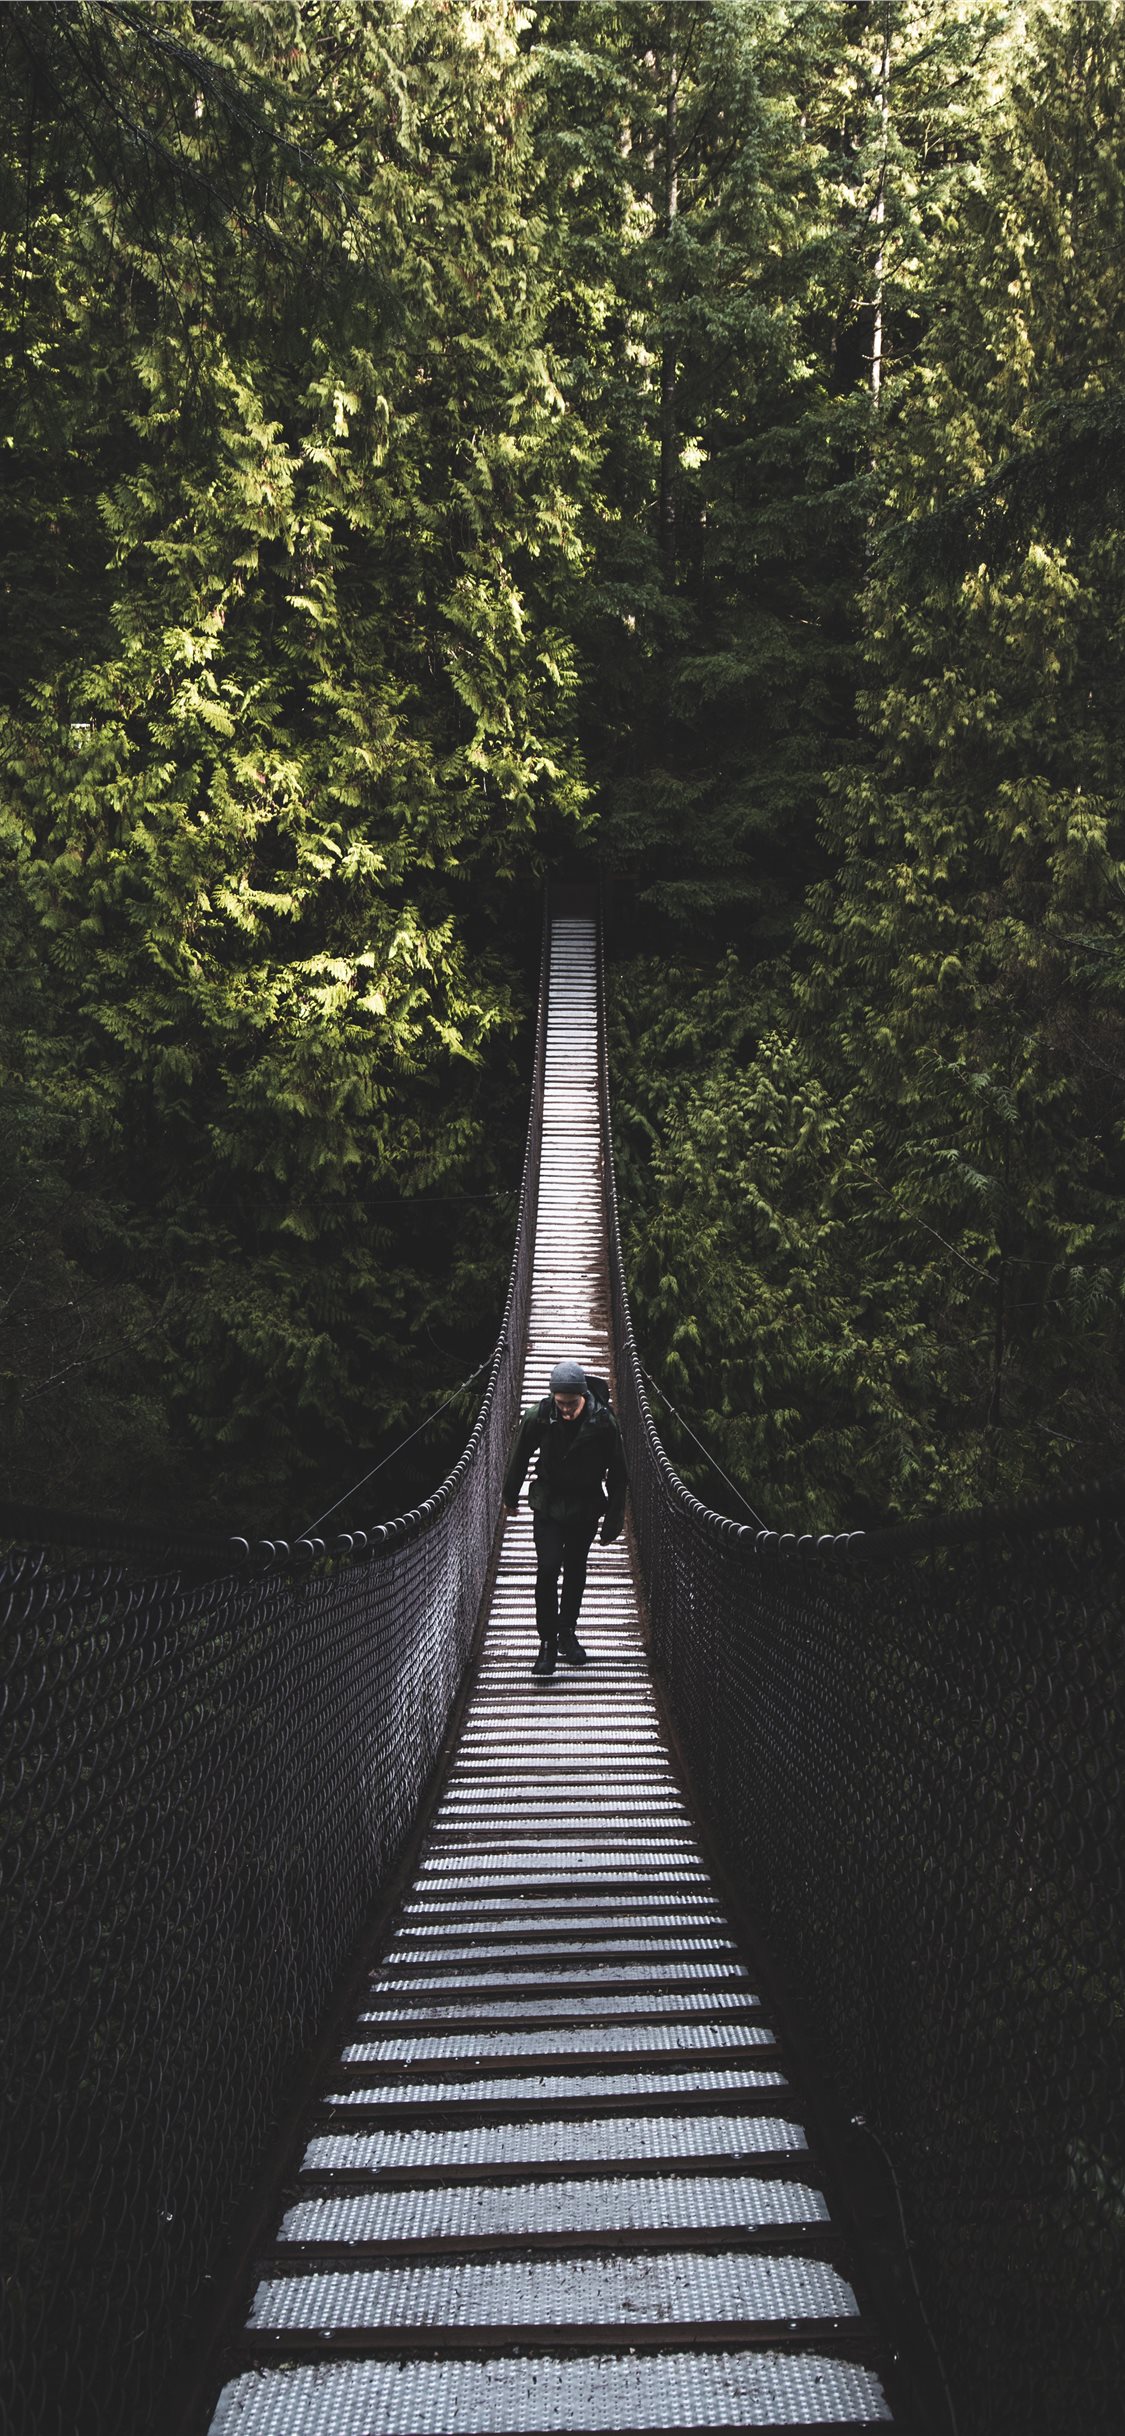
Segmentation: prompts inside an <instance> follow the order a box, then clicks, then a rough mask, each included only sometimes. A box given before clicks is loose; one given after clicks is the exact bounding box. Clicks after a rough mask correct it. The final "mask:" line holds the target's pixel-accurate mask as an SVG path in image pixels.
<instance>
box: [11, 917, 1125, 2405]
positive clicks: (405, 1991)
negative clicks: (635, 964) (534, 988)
mask: <svg viewBox="0 0 1125 2436" xmlns="http://www.w3.org/2000/svg"><path fill="white" fill-rule="evenodd" d="M601 995H602V993H601V979H600V942H599V937H598V926H597V921H596V917H595V912H594V910H593V908H592V907H590V906H589V905H586V904H584V902H583V901H582V899H581V898H577V899H571V900H569V901H568V899H567V897H566V895H565V894H563V893H557V894H556V898H555V903H554V907H553V918H552V919H551V921H550V923H549V926H548V931H547V937H546V942H545V956H544V985H543V992H542V1001H541V1008H540V1021H539V1036H538V1042H537V1047H536V1056H535V1073H534V1082H533V1091H532V1107H531V1119H530V1126H529V1135H528V1146H527V1156H526V1163H525V1170H524V1178H523V1188H522V1199H521V1213H520V1221H519V1227H518V1233H517V1242H516V1251H515V1258H514V1264H513V1272H512V1280H511V1287H510V1292H509V1297H508V1304H507V1308H506V1312H505V1317H504V1324H503V1328H502V1331H501V1336H500V1340H499V1343H498V1346H497V1350H496V1354H495V1357H494V1361H493V1366H492V1371H491V1374H490V1377H489V1382H488V1387H487V1391H486V1394H485V1398H484V1403H483V1407H482V1411H481V1414H480V1417H479V1419H478V1421H477V1424H476V1427H475V1429H474V1432H473V1435H472V1437H471V1439H470V1442H469V1445H468V1447H467V1448H466V1450H465V1452H464V1454H463V1455H462V1457H461V1459H460V1462H459V1463H458V1464H457V1465H456V1466H455V1468H454V1470H453V1472H452V1473H451V1474H450V1476H449V1478H448V1480H446V1481H445V1482H444V1483H443V1484H442V1486H441V1488H440V1489H439V1490H438V1491H437V1492H436V1493H435V1495H434V1497H433V1498H431V1499H430V1500H429V1501H427V1503H426V1504H425V1505H424V1506H422V1507H419V1508H418V1509H417V1510H415V1511H414V1512H412V1513H411V1514H409V1515H406V1516H403V1517H401V1518H400V1519H399V1520H398V1521H397V1522H395V1523H393V1524H390V1525H387V1524H381V1525H376V1526H372V1527H371V1528H370V1529H368V1530H352V1531H348V1532H341V1533H338V1534H336V1536H335V1537H334V1538H332V1539H330V1540H319V1539H313V1540H311V1541H306V1542H305V1543H304V1544H302V1543H300V1542H298V1543H296V1544H295V1545H293V1546H287V1545H286V1544H285V1543H284V1542H281V1543H278V1542H272V1543H270V1542H266V1543H259V1544H258V1545H257V1546H250V1545H247V1544H245V1543H241V1544H236V1545H234V1546H233V1547H230V1546H228V1547H225V1548H224V1549H223V1550H222V1551H221V1558H222V1561H221V1562H220V1561H219V1557H220V1552H219V1551H217V1550H214V1549H207V1548H204V1547H203V1546H200V1545H195V1546H192V1545H185V1546H183V1547H181V1548H179V1549H176V1550H167V1549H159V1548H158V1546H157V1541H156V1538H155V1536H153V1538H152V1539H151V1541H150V1540H149V1539H147V1538H146V1534H145V1532H144V1530H143V1528H142V1527H141V1526H138V1527H137V1530H136V1534H135V1538H134V1544H133V1545H132V1546H131V1547H128V1548H122V1547H120V1546H117V1545H113V1544H108V1545H107V1546H106V1547H104V1548H98V1547H97V1546H96V1540H97V1530H96V1526H94V1525H87V1526H84V1530H85V1535H86V1543H87V1544H86V1545H84V1546H83V1547H82V1549H81V1551H80V1554H79V1555H78V1556H75V1555H73V1554H71V1553H68V1552H67V1551H66V1550H65V1549H61V1548H60V1546H59V1545H58V1541H57V1537H56V1541H55V1544H54V1545H53V1547H52V1546H49V1545H48V1546H45V1547H41V1548H39V1549H35V1548H32V1547H29V1546H27V1545H26V1544H18V1543H17V1542H15V1541H13V1542H12V1543H11V1552H10V1554H9V1557H8V1560H7V1576H8V1581H7V1592H6V1596H7V1607H8V1624H9V1638H10V1648H11V1652H12V1664H11V1668H10V1672H9V1687H10V1689H9V1707H8V1734H9V1740H8V1744H7V1760H8V1765H9V1779H8V1781H9V1787H10V1791H11V1802H10V1804H9V1807H8V1809H7V1810H6V1814H5V1816H6V1826H5V1833H4V1841H3V1846H2V1851H3V1859H4V1865H5V1874H6V1877H7V1880H8V1885H9V1893H10V1899H11V1909H12V1917H13V1921H14V1925H15V1932H16V1948H15V1950H16V1952H17V1954H18V1970H17V1973H16V1975H15V1977H14V1978H13V1990H14V1996H15V2001H14V2003H13V2004H12V2005H10V2006H9V2019H10V2024H11V2031H10V2044H9V2048H8V2053H7V2058H6V2072H7V2083H8V2088H9V2090H10V2091H11V2092H12V2094H13V2096H14V2099H15V2101H16V2103H15V2109H14V2116H15V2120H14V2136H13V2138H12V2141H11V2151H12V2158H11V2180H10V2185H9V2188H10V2205H9V2224H10V2229H11V2238H10V2245H9V2267H8V2271H7V2276H6V2307H7V2312H8V2319H9V2334H8V2341H7V2343H6V2345H5V2356H6V2359H7V2363H8V2366H7V2368H6V2370H5V2372H4V2376H5V2382H4V2384H3V2386H2V2388H0V2426H2V2427H3V2429H4V2430H5V2436H101V2432H102V2431H103V2430H106V2431H108V2430H109V2429H113V2430H114V2432H115V2436H132V2432H133V2431H135V2436H150V2432H151V2436H167V2431H169V2430H171V2429H172V2428H173V2427H175V2428H176V2429H177V2431H182V2436H444V2432H446V2431H453V2430H461V2429H464V2430H471V2431H474V2436H500V2432H501V2431H508V2430H512V2431H516V2430H521V2431H522V2430H527V2431H530V2432H532V2436H537V2432H542V2436H545V2432H546V2431H548V2430H556V2429H557V2430H563V2429H567V2430H579V2431H581V2430H585V2431H588V2432H589V2436H594V2432H595V2431H604V2430H608V2429H615V2430H633V2431H636V2432H637V2436H639V2432H640V2431H641V2430H650V2429H651V2430H655V2429H664V2430H685V2431H686V2430H688V2429H703V2428H735V2427H737V2428H748V2427H763V2428H772V2429H775V2430H781V2429H785V2430H789V2431H793V2430H796V2429H797V2428H808V2427H816V2428H819V2429H821V2430H822V2431H823V2430H833V2431H837V2432H839V2436H842V2432H843V2431H844V2430H854V2429H862V2428H872V2427H886V2428H889V2429H892V2430H897V2431H900V2432H901V2436H913V2432H914V2431H918V2432H919V2436H922V2432H923V2431H926V2430H929V2429H935V2430H936V2429H943V2430H944V2429H953V2430H954V2431H956V2430H960V2431H962V2436H1006V2432H1007V2431H1008V2430H1011V2431H1012V2436H1015V2432H1016V2431H1017V2430H1018V2431H1019V2436H1028V2432H1029V2431H1037V2430H1042V2431H1043V2432H1044V2436H1046V2431H1047V2430H1048V2429H1050V2430H1057V2429H1061V2428H1063V2427H1068V2428H1069V2427H1071V2426H1073V2427H1075V2428H1076V2429H1077V2428H1078V2427H1081V2428H1082V2429H1083V2431H1090V2432H1091V2436H1094V2432H1095V2431H1097V2430H1099V2429H1105V2430H1107V2431H1108V2429H1109V2427H1110V2426H1111V2424H1114V2425H1115V2424H1116V2418H1115V2413H1116V2409H1117V2404H1118V2400H1119V2390H1120V2389H1119V2382H1118V2380H1119V2376H1120V2353H1119V2349H1118V2346H1117V2342H1116V2338H1115V2333H1114V2331H1113V2330H1114V2327H1115V2317H1116V2310H1117V2302H1118V2282H1117V2278H1118V2275H1119V2270H1120V2264H1121V2248H1122V2228H1123V2224H1125V2180H1123V2176H1122V2165H1121V2146H1120V2136H1121V2126H1122V2116H1123V2113H1125V2108H1123V2104H1122V2100H1123V2096H1125V2058H1123V2055H1122V2048H1121V2042H1120V2020H1121V2012H1122V2005H1121V1998H1122V1971H1123V1965H1122V1946H1121V1941H1120V1930H1121V1925H1122V1908H1123V1906H1122V1867H1121V1858H1120V1855H1121V1852H1122V1841H1121V1839H1120V1837H1118V1838H1117V1839H1116V1841H1115V1837H1114V1827H1115V1823H1116V1824H1117V1825H1118V1826H1119V1825H1120V1820H1119V1816H1117V1813H1118V1812H1119V1807H1120V1795H1121V1751H1120V1738H1119V1725H1118V1719H1119V1704H1120V1696H1121V1689H1122V1664H1121V1659H1122V1647H1121V1641H1122V1636H1121V1612H1120V1584H1121V1530H1120V1522H1119V1501H1118V1500H1116V1499H1115V1498H1114V1497H1112V1496H1110V1495H1107V1494H1106V1493H1104V1492H1103V1493H1090V1494H1088V1495H1086V1496H1084V1497H1080V1498H1076V1499H1073V1500H1071V1501H1070V1503H1069V1504H1067V1505H1066V1506H1061V1507H1060V1508H1059V1509H1058V1511H1057V1512H1055V1513H1052V1514H1044V1513H1039V1514H1037V1515H1035V1516H1031V1517H1029V1516H1027V1515H1023V1516H1018V1517H1007V1518H997V1517H993V1518H989V1519H985V1518H979V1517H978V1518H959V1519H957V1520H953V1521H950V1522H949V1523H948V1524H947V1525H933V1524H931V1525H927V1527H926V1529H925V1530H918V1531H899V1532H887V1533H880V1534H878V1535H872V1536H869V1537H867V1538H862V1537H861V1536H860V1535H858V1534H842V1535H839V1536H835V1537H826V1538H823V1539H820V1540H815V1541H814V1540H813V1539H811V1538H808V1537H806V1538H801V1537H800V1536H795V1535H781V1536H778V1535H777V1534H774V1533H771V1532H766V1531H756V1530H754V1529H752V1528H750V1527H747V1526H745V1525H741V1524H738V1523H735V1522H733V1521H731V1520H729V1519H728V1518H727V1517H724V1516H722V1515H718V1514H715V1513H713V1512H711V1511H710V1510H708V1509H707V1508H706V1507H704V1506H703V1505H702V1504H701V1503H700V1501H699V1500H698V1499H697V1498H695V1497H694V1496H692V1495H691V1493H690V1492H689V1491H688V1490H687V1489H686V1488H685V1487H684V1484H683V1483H682V1482H681V1481H680V1480H679V1479H678V1477H677V1475H676V1473H675V1471H674V1469H673V1467H672V1465H671V1463H670V1461H669V1459H668V1457H667V1455H666V1454H665V1452H664V1450H663V1448H662V1447H661V1445H660V1441H659V1439H658V1437H657V1434H656V1431H655V1429H654V1426H653V1422H652V1418H651V1414H650V1411H649V1407H648V1403H647V1400H646V1397H645V1392H644V1380H643V1374H642V1373H641V1370H640V1367H639V1363H638V1361H637V1356H636V1350H635V1346H634V1343H633V1337H632V1329H631V1324H630V1320H629V1312H628V1302H627V1296H626V1293H625V1286H624V1279H623V1275H622V1268H621V1256H620V1238H619V1230H618V1224H617V1210H616V1197H615V1188H614V1180H613V1163H612V1149H611V1139H610V1131H609V1107H608V1084H607V1077H606V1068H605V1043H604V1023H603V1021H602V1019H601ZM562 1353H566V1354H573V1355H575V1356H576V1357H577V1358H578V1359H579V1360H580V1361H582V1362H583V1363H584V1364H586V1365H587V1366H588V1367H589V1368H591V1369H593V1370H595V1371H600V1372H602V1373H603V1374H605V1375H607V1376H608V1377H609V1378H610V1380H611V1383H612V1387H613V1393H614V1400H615V1405H616V1408H617V1410H618V1412H619V1415H620V1420H621V1425H622V1429H623V1433H624V1437H625V1442H626V1448H627V1454H628V1460H629V1466H630V1474H631V1495H632V1509H631V1511H632V1522H631V1527H630V1532H629V1535H628V1537H627V1539H626V1540H625V1541H619V1542H616V1543H614V1544H613V1545H611V1546H610V1547H607V1548H601V1547H598V1546H595V1549H594V1551H593V1553H592V1559H591V1569H590V1580H589V1586H588V1589H587V1594H586V1599H585V1603H584V1606H583V1615H582V1632H583V1637H584V1639H585V1641H586V1643H587V1646H588V1647H589V1650H590V1657H591V1663H590V1664H589V1666H588V1667H586V1668H584V1669H582V1670H580V1671H579V1670H577V1669H570V1668H567V1667H562V1668H560V1669H559V1671H558V1672H557V1673H556V1674H555V1675H554V1676H553V1677H550V1678H548V1679H545V1680H535V1679H533V1678H532V1677H531V1674H530V1671H529V1670H530V1662H531V1658H532V1656H533V1655H534V1651H535V1647H536V1640H535V1627H534V1604H533V1584H534V1552H533V1548H532V1540H531V1523H530V1517H529V1515H528V1514H527V1512H526V1510H525V1509H523V1508H521V1510H520V1512H519V1513H518V1514H517V1515H516V1516H514V1517H509V1518H507V1519H506V1520H504V1521H503V1522H502V1523H500V1522H499V1521H498V1515H499V1486H500V1479H501V1476H502V1471H503V1465H504V1458H505V1455H506V1452H507V1447H508V1443H509V1440H510V1437H511V1433H512V1429H513V1426H514V1423H515V1420H516V1418H517V1417H518V1413H519V1410H520V1407H521V1405H522V1404H524V1403H527V1402H530V1401H531V1400H533V1399H534V1398H535V1397H537V1396H538V1395H539V1394H541V1393H542V1392H543V1388H544V1385H545V1382H546V1376H547V1372H548V1371H549V1369H550V1367H551V1364H552V1362H553V1361H554V1360H555V1359H556V1358H557V1357H558V1356H559V1355H560V1354H562ZM44 1536H46V1535H44ZM107 1536H109V1535H107ZM25 1537H26V1535H25ZM158 1560H159V1561H158ZM357 1956H358V1962H357V1960H356V1957H357ZM310 2049H312V2050H313V2051H314V2052H315V2062H314V2064H313V2066H312V2068H311V2069H310V2067H309V2063H308V2057H309V2053H310ZM283 2102H284V2103H283ZM279 2112H282V2113H284V2118H285V2127H284V2130H283V2133H282V2135H280V2136H279V2135H278V2133H277V2118H278V2115H279ZM271 2142H272V2146H271ZM267 2158H268V2159H269V2160H271V2163H270V2165H269V2170H267V2169H266V2167H265V2166H264V2165H263V2160H264V2159H267ZM251 2187H252V2189H253V2194H254V2196H253V2199H252V2202H250V2203H247V2204H246V2206H245V2207H244V2211H243V2215H242V2217H241V2218H240V2219H239V2220H238V2221H239V2223H240V2227H241V2230H240V2232H239V2235H238V2238H237V2239H236V2241H235V2242H234V2245H233V2247H229V2246H228V2248H227V2249H226V2250H225V2251H224V2250H223V2247H222V2239H223V2237H224V2236H229V2232H230V2225H231V2221H232V2210H233V2209H234V2207H235V2204H236V2202H237V2201H238V2199H239V2197H240V2195H244V2194H245V2192H246V2190H247V2189H248V2188H251ZM220 2261H221V2262H222V2264H221V2265H220ZM217 2277H218V2278H219V2282H220V2287H221V2289H220V2290H219V2292H218V2294H217V2295H216V2293H215V2288H214V2287H215V2279H216V2278H217ZM208 2279H210V2280H211V2291H212V2299H211V2305H210V2308H209V2310H208V2312H207V2314H206V2324H207V2326H208V2328H209V2333H210V2342H209V2346H208V2347H207V2350H206V2360H205V2363H204V2365H202V2366H200V2364H199V2362H198V2361H196V2363H195V2367H194V2372H189V2369H188V2367H187V2366H186V2365H185V2360H186V2359H187V2358H189V2357H190V2352H189V2354H187V2355H185V2354H184V2353H183V2351H182V2350H181V2349H179V2348H178V2347H179V2346H182V2343H183V2337H184V2329H185V2325H186V2326H187V2327H188V2328H189V2329H190V2328H191V2327H192V2326H195V2327H197V2328H199V2327H202V2325H203V2324H204V2318H203V2317H202V2316H201V2315H200V2304H201V2297H202V2295H203V2294H204V2293H205V2291H206V2289H207V2285H208ZM195 2340H196V2348H197V2349H198V2348H199V2345H200V2344H201V2343H202V2335H197V2336H196V2339H195ZM170 2358H172V2359H175V2360H176V2361H177V2363H178V2365H177V2367H176V2370H175V2375H174V2378H173V2381H172V2383H171V2385H170V2384H169V2383H168V2381H167V2377H168V2365H169V2359H170Z"/></svg>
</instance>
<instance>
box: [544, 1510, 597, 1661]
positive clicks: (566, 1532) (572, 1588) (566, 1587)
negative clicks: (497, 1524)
mask: <svg viewBox="0 0 1125 2436" xmlns="http://www.w3.org/2000/svg"><path fill="white" fill-rule="evenodd" d="M597 1527H598V1518H597V1515H596V1514H595V1515H594V1516H593V1517H592V1518H591V1520H590V1521H589V1522H576V1523H561V1522H552V1520H551V1517H550V1515H549V1514H537V1515H536V1517H535V1525H534V1529H535V1554H536V1558H537V1560H538V1562H537V1567H536V1574H535V1621H536V1623H537V1625H538V1626H539V1638H540V1640H541V1641H549V1642H550V1644H551V1646H552V1648H553V1647H554V1644H555V1642H556V1640H557V1639H559V1638H561V1639H562V1640H564V1641H569V1639H570V1638H571V1635H572V1634H573V1631H574V1627H575V1625H576V1624H577V1622H578V1610H579V1608H580V1607H581V1605H582V1593H583V1591H584V1590H585V1587H586V1559H587V1557H588V1556H589V1553H590V1542H591V1540H592V1539H593V1536H594V1533H595V1531H596V1530H597ZM560 1573H561V1574H562V1597H561V1598H560V1596H559V1574H560Z"/></svg>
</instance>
